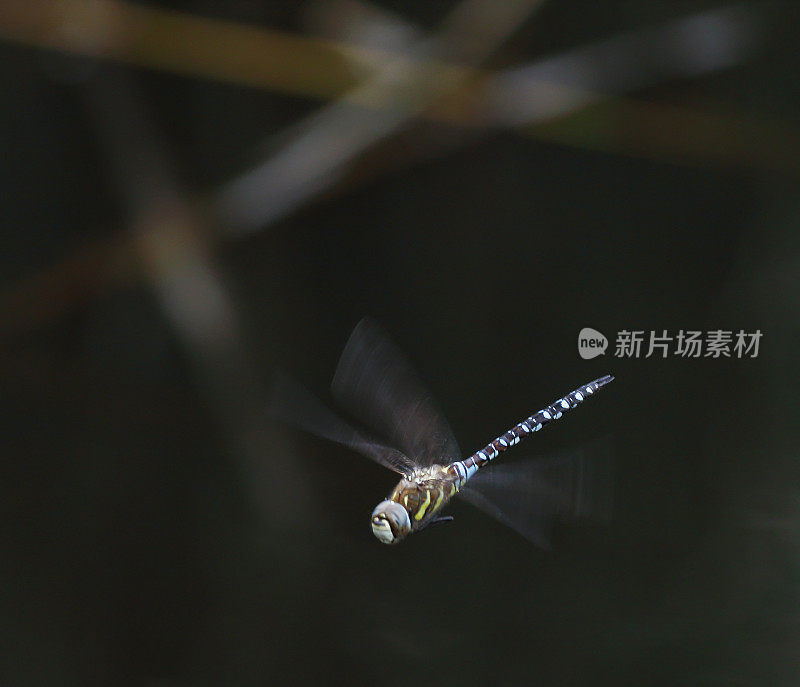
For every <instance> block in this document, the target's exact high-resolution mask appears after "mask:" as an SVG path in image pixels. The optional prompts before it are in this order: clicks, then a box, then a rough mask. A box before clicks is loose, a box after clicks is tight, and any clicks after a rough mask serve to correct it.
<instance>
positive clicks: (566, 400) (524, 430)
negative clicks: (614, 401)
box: [452, 375, 614, 488]
mask: <svg viewBox="0 0 800 687" xmlns="http://www.w3.org/2000/svg"><path fill="white" fill-rule="evenodd" d="M613 380H614V378H613V377H612V376H611V375H605V376H604V377H600V378H599V379H595V380H594V381H591V382H589V383H588V384H584V385H583V386H580V387H578V388H577V389H575V390H573V391H570V392H569V393H568V394H567V395H566V396H563V397H562V398H559V399H558V400H556V401H554V402H553V403H552V404H551V405H549V406H547V407H546V408H542V410H540V411H538V412H537V413H534V414H533V415H531V416H530V417H528V418H526V419H525V420H523V421H522V422H520V423H519V424H517V425H514V427H512V428H511V429H509V430H508V431H507V432H506V433H505V434H502V435H500V436H499V437H497V438H496V439H494V440H493V441H490V442H489V443H488V444H487V445H486V446H484V447H483V448H482V449H481V450H480V451H478V452H476V453H473V454H472V455H471V456H470V457H469V458H467V459H465V460H461V461H457V462H455V463H453V466H452V467H453V468H454V469H455V470H456V472H457V474H458V478H459V482H458V484H457V485H456V486H457V488H460V487H461V486H462V485H463V484H464V483H465V482H466V481H467V480H468V479H469V478H470V477H472V475H474V474H475V473H476V472H477V471H478V470H479V469H480V468H482V467H483V466H484V465H486V464H487V463H490V462H491V461H492V460H494V459H495V458H497V456H498V455H500V454H501V453H502V452H503V451H505V450H507V449H509V448H511V447H512V446H515V445H516V444H518V443H519V442H520V441H522V439H524V438H525V437H527V436H528V435H530V434H533V433H534V432H538V431H539V430H541V429H542V427H544V426H545V425H546V424H549V423H550V422H552V421H553V420H558V419H560V418H561V416H562V415H563V414H564V412H566V411H567V410H571V409H572V408H575V407H576V406H578V405H579V404H581V403H582V402H583V401H585V400H586V399H587V398H589V397H590V396H593V395H594V394H595V393H596V392H597V391H599V390H600V389H601V388H603V387H604V386H605V385H606V384H608V383H610V382H612V381H613Z"/></svg>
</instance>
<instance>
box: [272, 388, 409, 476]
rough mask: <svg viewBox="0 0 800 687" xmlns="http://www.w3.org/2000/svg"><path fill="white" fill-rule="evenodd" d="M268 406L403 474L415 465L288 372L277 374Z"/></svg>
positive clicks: (284, 418)
mask: <svg viewBox="0 0 800 687" xmlns="http://www.w3.org/2000/svg"><path fill="white" fill-rule="evenodd" d="M267 409H268V411H269V414H270V415H271V416H272V417H273V418H275V419H278V420H281V421H283V422H286V423H287V424H290V425H294V426H295V427H297V428H298V429H302V430H304V431H306V432H310V433H311V434H316V435H317V436H319V437H322V438H323V439H328V440H329V441H333V442H336V443H337V444H342V445H343V446H348V447H350V448H352V449H353V450H354V451H358V452H359V453H361V454H363V455H365V456H367V457H368V458H372V460H374V461H375V462H377V463H380V464H381V465H383V466H384V467H387V468H389V469H390V470H393V471H394V472H397V473H399V474H401V475H407V474H409V473H410V472H411V471H413V469H414V467H415V466H414V463H413V462H412V461H411V459H409V458H408V457H407V456H405V455H403V454H402V453H401V452H400V451H398V450H397V449H394V448H390V447H389V446H384V445H382V444H380V443H378V442H376V441H374V440H373V439H371V438H370V437H368V436H366V435H365V434H362V433H361V432H359V431H357V430H356V429H354V428H353V427H351V426H350V425H349V424H348V423H347V422H345V421H344V420H342V419H341V418H340V417H338V416H337V415H336V414H335V413H333V412H331V411H330V410H328V409H327V408H326V407H325V406H324V405H323V404H322V403H321V402H320V401H319V400H317V399H316V398H315V397H314V396H313V395H312V394H310V393H309V392H308V391H306V390H305V389H304V388H303V387H302V386H301V385H300V384H298V383H297V382H295V381H294V380H293V379H291V378H290V377H288V376H286V375H285V374H280V373H279V374H276V376H275V380H274V382H273V384H272V388H271V390H270V397H269V403H268V405H267Z"/></svg>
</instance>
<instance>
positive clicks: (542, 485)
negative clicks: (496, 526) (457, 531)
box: [459, 441, 614, 548]
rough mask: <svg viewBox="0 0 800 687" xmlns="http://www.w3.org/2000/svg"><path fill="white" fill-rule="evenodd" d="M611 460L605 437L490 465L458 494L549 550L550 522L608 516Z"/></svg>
mask: <svg viewBox="0 0 800 687" xmlns="http://www.w3.org/2000/svg"><path fill="white" fill-rule="evenodd" d="M613 463H614V461H613V452H612V450H611V445H610V442H608V441H603V442H599V443H597V444H592V445H591V446H588V447H585V448H580V449H577V450H574V451H570V452H565V453H561V454H558V455H554V456H551V457H547V458H527V459H523V460H520V461H515V462H513V463H500V464H497V465H494V464H492V465H489V466H487V467H485V468H483V469H482V470H479V471H478V472H477V473H476V474H475V475H474V476H473V477H472V479H470V481H469V482H468V483H467V484H466V485H465V486H464V487H463V488H462V489H461V491H460V492H459V494H460V495H462V496H463V497H464V499H465V500H466V501H468V502H469V503H471V504H472V505H474V506H476V507H477V508H480V509H481V510H483V511H484V512H486V513H487V514H489V515H491V516H492V517H494V518H497V519H498V520H500V522H502V523H504V524H506V525H508V526H509V527H511V528H512V529H514V530H516V531H517V532H519V533H520V534H522V535H523V536H524V537H526V538H527V539H529V540H531V541H532V542H534V543H535V544H537V545H539V546H543V547H545V548H547V547H548V545H549V539H550V532H551V528H552V523H553V522H554V521H559V520H560V521H571V520H585V519H593V520H605V519H608V517H609V516H610V514H611V507H612V500H613V483H614V469H613Z"/></svg>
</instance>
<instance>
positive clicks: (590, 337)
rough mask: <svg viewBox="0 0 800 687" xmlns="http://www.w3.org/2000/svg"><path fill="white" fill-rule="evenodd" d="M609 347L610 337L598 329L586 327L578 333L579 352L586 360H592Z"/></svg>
mask: <svg viewBox="0 0 800 687" xmlns="http://www.w3.org/2000/svg"><path fill="white" fill-rule="evenodd" d="M606 348H608V339H606V337H605V336H603V335H602V334H601V333H600V332H598V331H597V330H596V329H592V328H591V327H584V328H583V329H581V331H580V334H578V354H579V355H580V356H581V358H583V359H584V360H591V359H592V358H596V357H597V356H598V355H604V354H605V352H606Z"/></svg>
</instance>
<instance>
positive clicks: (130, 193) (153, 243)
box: [88, 76, 309, 524]
mask: <svg viewBox="0 0 800 687" xmlns="http://www.w3.org/2000/svg"><path fill="white" fill-rule="evenodd" d="M88 88H89V90H88V96H89V103H90V105H91V109H92V112H93V114H94V115H95V121H96V124H97V126H98V129H99V130H100V133H101V135H102V139H103V142H104V150H105V151H107V153H108V157H109V159H108V162H109V166H110V167H111V169H112V171H113V172H114V176H115V178H116V180H117V184H118V187H119V188H120V190H121V191H122V193H123V196H124V198H125V201H126V207H127V208H128V211H129V213H130V215H131V237H130V246H131V248H132V249H133V251H134V255H135V257H136V259H137V262H138V264H139V265H140V268H141V273H142V276H143V277H144V279H145V281H146V283H147V284H148V285H149V286H150V287H151V289H152V290H153V292H154V294H155V295H156V297H157V299H158V301H159V303H160V304H161V307H162V311H163V313H164V315H165V318H166V319H167V321H168V322H169V324H170V325H171V327H172V328H173V329H174V331H175V333H176V334H177V336H178V337H179V339H180V340H181V341H182V343H183V345H184V347H185V349H186V350H187V352H188V354H189V359H190V361H191V362H192V363H193V364H194V369H195V372H196V373H197V378H198V379H199V380H200V382H201V386H202V387H203V390H204V391H205V392H206V397H207V398H208V400H209V401H210V402H211V406H212V408H213V409H214V410H215V412H216V414H217V416H218V417H219V418H220V420H221V423H222V426H223V429H225V430H226V434H227V436H228V438H229V440H230V441H231V444H232V449H233V451H232V452H233V455H234V456H235V457H236V459H238V460H239V462H240V469H241V472H242V477H243V483H244V485H245V487H246V488H247V489H250V490H254V493H253V494H251V495H252V496H253V498H252V499H251V500H252V502H253V503H254V505H255V506H256V507H257V508H258V509H259V510H261V511H262V512H263V511H266V515H267V516H268V517H269V519H270V520H271V521H273V522H276V523H278V522H286V521H290V522H292V523H294V524H297V523H299V522H300V521H301V519H302V516H303V514H304V513H307V512H308V503H309V500H308V496H307V492H306V487H305V483H304V481H303V480H302V479H300V477H299V475H298V474H297V472H296V466H295V465H294V464H293V463H292V462H291V460H290V459H289V458H288V457H287V456H283V457H281V459H280V460H276V458H275V456H274V450H273V445H272V444H273V442H272V441H271V440H270V438H269V437H268V436H267V435H266V430H265V424H266V423H265V415H264V409H263V408H264V402H265V398H266V395H265V392H263V390H262V389H261V387H260V385H259V383H258V381H257V380H258V378H259V375H258V374H256V370H255V367H254V366H253V365H252V364H251V362H250V357H249V353H248V350H247V346H246V345H245V341H244V338H243V335H242V332H241V328H240V325H239V318H238V314H237V312H236V307H235V304H234V302H233V299H232V298H231V297H230V295H229V294H228V291H227V289H226V288H225V284H224V280H223V278H222V276H221V274H220V273H219V271H218V270H217V269H216V267H215V265H214V260H213V257H212V251H213V246H212V241H211V236H212V235H213V232H211V231H210V230H209V228H208V227H207V226H206V225H205V224H204V223H203V222H202V221H201V220H200V218H199V217H198V216H197V215H196V213H195V212H194V211H193V209H192V206H191V204H190V203H189V202H188V201H187V200H185V199H184V198H183V197H182V194H181V192H180V190H179V188H178V184H177V183H176V182H175V180H174V178H173V175H172V174H171V172H170V167H171V165H170V164H169V160H168V159H167V157H166V155H165V154H164V152H163V148H162V147H161V146H160V144H159V142H158V138H157V136H156V135H155V134H154V132H153V131H152V130H151V127H150V125H149V122H148V121H147V119H146V116H145V110H144V104H143V102H142V101H141V99H140V98H138V97H136V94H135V91H134V90H133V88H132V86H131V85H130V84H127V83H126V82H125V81H124V80H123V79H121V78H114V79H109V78H108V77H105V76H101V77H98V78H95V79H94V80H92V81H91V82H90V83H89V84H88ZM275 484H280V485H281V487H280V489H277V490H276V489H275V488H274V485H275Z"/></svg>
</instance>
